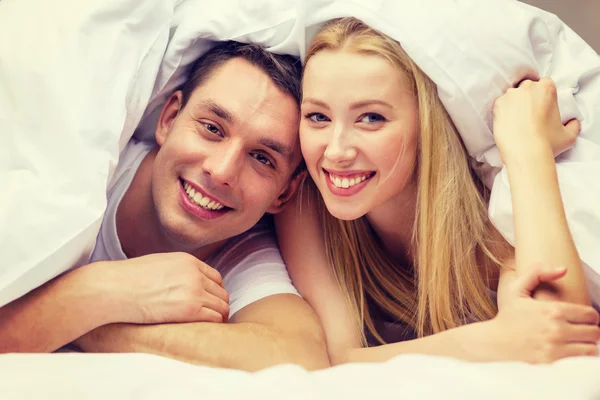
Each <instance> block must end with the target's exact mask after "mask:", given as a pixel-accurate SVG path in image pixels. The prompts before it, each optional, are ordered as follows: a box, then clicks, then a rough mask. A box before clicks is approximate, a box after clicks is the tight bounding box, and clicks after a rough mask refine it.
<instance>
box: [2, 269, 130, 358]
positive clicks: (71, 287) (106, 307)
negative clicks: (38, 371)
mask: <svg viewBox="0 0 600 400" xmlns="http://www.w3.org/2000/svg"><path fill="white" fill-rule="evenodd" d="M98 278H100V276H98V268H97V265H95V264H90V265H87V266H85V267H82V268H79V269H77V270H75V271H72V272H70V273H67V274H65V275H63V276H61V277H58V278H56V279H54V280H52V281H50V282H48V283H46V284H45V285H43V286H41V287H39V288H37V289H35V290H33V291H32V292H30V293H28V294H27V295H25V296H23V297H21V298H20V299H17V300H15V301H13V302H12V303H9V304H7V305H5V306H4V307H2V308H0V352H1V353H7V352H36V353H37V352H50V351H54V350H56V349H58V348H60V347H61V346H63V345H65V344H67V343H69V342H70V341H72V340H73V339H75V338H77V337H79V336H81V335H83V334H85V333H86V332H89V331H90V330H92V329H94V328H96V327H98V326H101V325H103V324H108V323H111V322H115V321H119V318H120V317H121V316H120V311H121V310H122V307H119V306H118V304H119V302H120V300H121V299H120V298H118V297H117V296H116V295H114V296H110V295H102V294H103V293H108V292H110V288H109V284H107V282H106V281H103V280H101V279H98Z"/></svg>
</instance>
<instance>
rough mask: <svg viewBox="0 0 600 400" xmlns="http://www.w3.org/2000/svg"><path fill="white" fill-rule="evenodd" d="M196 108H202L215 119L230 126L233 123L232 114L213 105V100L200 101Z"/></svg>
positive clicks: (217, 105) (215, 104)
mask: <svg viewBox="0 0 600 400" xmlns="http://www.w3.org/2000/svg"><path fill="white" fill-rule="evenodd" d="M197 107H198V108H203V109H205V110H208V111H210V112H212V113H213V114H215V115H216V116H217V117H219V118H221V119H223V120H225V121H227V122H229V123H230V124H232V123H234V122H235V118H234V117H233V114H231V113H230V112H229V111H227V110H226V109H225V108H224V107H222V106H221V105H219V104H217V103H215V102H214V101H213V100H202V101H201V102H199V103H198V106H197Z"/></svg>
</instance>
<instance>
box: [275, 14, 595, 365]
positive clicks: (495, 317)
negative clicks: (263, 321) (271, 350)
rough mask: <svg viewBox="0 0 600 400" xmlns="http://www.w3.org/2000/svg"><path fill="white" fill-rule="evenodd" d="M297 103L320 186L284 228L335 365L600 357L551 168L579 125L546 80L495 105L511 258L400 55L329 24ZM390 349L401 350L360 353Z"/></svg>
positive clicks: (295, 270)
mask: <svg viewBox="0 0 600 400" xmlns="http://www.w3.org/2000/svg"><path fill="white" fill-rule="evenodd" d="M553 90H554V91H553ZM303 96H304V98H303V102H302V122H301V126H300V139H301V144H302V152H303V155H304V158H305V160H306V164H307V168H308V171H309V173H310V176H311V178H312V181H311V182H309V183H308V185H307V187H306V190H304V191H303V192H302V193H301V195H300V200H299V204H298V206H297V208H296V209H294V208H293V207H290V208H289V209H288V210H287V211H286V212H284V213H283V214H281V215H280V216H279V217H278V220H277V229H278V236H279V241H280V246H281V249H282V253H283V256H284V258H285V261H286V263H287V264H288V269H289V272H290V275H291V277H292V279H293V281H294V284H295V285H296V286H297V288H298V290H299V291H300V292H301V294H302V295H303V296H304V297H305V298H306V299H307V301H308V302H309V303H310V304H311V305H312V306H313V308H314V309H315V311H316V312H317V314H318V315H319V317H320V318H321V321H322V323H323V327H324V329H325V333H326V336H327V341H328V347H329V353H330V358H331V361H332V363H334V364H337V363H342V362H349V361H381V360H386V359H389V358H390V357H393V356H395V355H397V354H401V353H426V354H438V355H448V356H454V357H459V358H463V359H467V360H476V361H491V360H506V359H511V360H523V361H530V362H547V361H552V360H555V359H558V358H562V357H566V356H576V355H592V354H596V352H597V347H596V342H597V341H598V339H600V329H599V328H598V327H597V324H598V314H597V313H596V312H595V311H594V310H593V309H592V308H591V307H590V300H589V296H588V293H587V290H586V287H585V277H584V275H583V272H582V269H581V265H580V261H579V257H578V255H577V251H576V249H575V246H574V244H573V241H572V238H571V236H570V233H569V230H568V227H567V223H566V218H565V215H564V211H563V208H562V202H561V198H560V193H559V190H558V184H557V178H556V167H555V164H554V157H555V156H556V155H558V154H560V153H561V152H563V151H565V150H567V149H569V148H570V147H571V146H572V144H573V143H574V141H575V138H576V136H577V134H578V131H579V124H578V122H577V121H571V122H570V123H569V124H567V125H566V126H563V125H562V124H561V122H560V117H559V114H558V109H557V104H556V99H555V88H554V86H553V84H552V82H551V81H550V80H548V79H542V80H540V82H536V83H534V82H531V81H525V82H523V83H522V84H521V87H520V88H518V89H512V90H509V92H508V93H507V94H506V95H504V96H502V97H501V98H500V99H499V100H498V101H497V102H496V104H495V108H494V114H495V117H494V135H495V139H496V143H497V145H498V147H499V149H500V152H501V156H502V158H503V161H504V162H505V165H506V166H507V171H508V175H509V179H510V183H511V187H512V189H513V208H514V211H515V229H516V246H515V248H516V250H513V249H512V247H510V246H509V245H508V244H507V243H506V242H505V241H504V240H503V239H502V238H501V236H500V235H499V234H498V233H497V232H496V231H495V230H494V228H493V227H492V225H491V223H490V222H489V220H488V219H487V212H486V207H487V198H488V194H489V192H488V190H487V189H486V188H485V187H484V185H483V184H482V183H481V180H480V179H479V177H478V176H477V173H476V171H475V170H474V169H472V168H471V167H470V165H469V159H468V156H467V154H466V151H465V149H464V147H463V144H462V142H461V140H460V136H459V135H458V133H457V131H456V129H455V127H454V125H453V123H452V121H451V119H450V118H449V116H448V114H447V113H446V111H445V109H444V108H443V106H442V104H441V102H440V100H439V98H438V97H437V94H436V87H435V85H434V84H433V82H432V81H431V80H430V79H429V78H428V77H427V76H425V74H424V73H423V72H422V71H420V69H419V68H418V67H417V66H416V65H415V64H414V63H413V62H412V61H411V60H410V58H409V57H408V56H407V55H406V53H405V52H404V51H403V50H402V48H401V46H400V44H399V43H397V42H396V41H394V40H392V39H391V38H389V37H387V36H385V35H383V34H381V33H379V32H377V31H375V30H373V29H371V28H369V27H368V26H366V25H365V24H363V23H362V22H360V21H358V20H356V19H353V18H345V19H341V20H336V21H333V22H331V23H329V24H328V25H326V26H325V27H324V28H323V29H322V30H321V31H320V32H319V33H318V34H317V35H316V36H315V38H314V39H313V41H312V43H311V45H310V47H309V49H308V52H307V58H306V67H305V72H304V81H303ZM317 189H318V191H317ZM549 226H550V227H552V229H548V227H549ZM540 263H542V265H559V266H563V268H558V269H556V268H555V269H550V268H548V267H547V266H546V267H543V266H540ZM496 291H498V301H497V303H496V299H495V298H494V297H495V292H496ZM533 295H535V297H536V300H534V299H533V298H532V296H533ZM543 299H546V300H547V299H553V300H561V301H560V302H559V301H552V302H550V301H541V300H543ZM496 304H498V308H499V311H498V308H497V307H496ZM472 322H475V323H472ZM387 342H398V343H393V344H385V345H383V346H378V347H369V348H365V346H366V345H369V344H374V343H377V344H384V343H387Z"/></svg>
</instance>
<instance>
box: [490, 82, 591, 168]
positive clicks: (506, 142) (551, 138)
mask: <svg viewBox="0 0 600 400" xmlns="http://www.w3.org/2000/svg"><path fill="white" fill-rule="evenodd" d="M493 113H494V129H493V130H494V138H495V140H496V144H497V145H498V148H499V150H500V154H501V156H502V159H503V161H504V162H505V163H507V159H509V158H511V157H514V156H518V155H523V156H525V157H528V156H529V155H530V154H531V151H537V150H538V149H540V148H542V149H543V148H546V149H547V148H549V149H551V151H552V154H553V155H554V157H556V156H558V155H559V154H561V153H563V152H565V151H567V150H569V149H570V148H571V147H573V144H574V143H575V140H576V139H577V136H578V135H579V131H580V129H581V126H580V124H579V121H577V120H571V121H569V122H568V123H567V124H566V125H563V124H562V122H561V119H560V113H559V110H558V102H557V93H556V86H555V84H554V82H553V81H552V79H550V78H542V79H540V80H539V81H538V82H533V81H530V80H524V81H522V82H521V83H520V84H519V86H518V87H517V88H513V89H508V91H507V92H506V93H505V94H504V95H502V96H500V97H499V98H498V99H497V100H496V102H495V103H494V108H493Z"/></svg>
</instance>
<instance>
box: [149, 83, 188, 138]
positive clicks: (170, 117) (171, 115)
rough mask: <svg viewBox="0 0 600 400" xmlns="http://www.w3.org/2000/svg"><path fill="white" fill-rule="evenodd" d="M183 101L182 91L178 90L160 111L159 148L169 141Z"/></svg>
mask: <svg viewBox="0 0 600 400" xmlns="http://www.w3.org/2000/svg"><path fill="white" fill-rule="evenodd" d="M182 100H183V96H182V93H181V90H178V91H176V92H175V93H173V94H172V95H171V96H170V97H169V98H168V99H167V101H166V102H165V105H164V106H163V108H162V110H160V116H159V117H158V123H157V124H156V133H155V138H156V143H158V145H159V146H162V145H163V143H164V142H165V140H166V139H167V136H169V132H170V131H171V126H172V125H173V122H174V121H175V118H176V117H177V115H178V114H179V111H180V109H181V103H182Z"/></svg>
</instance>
